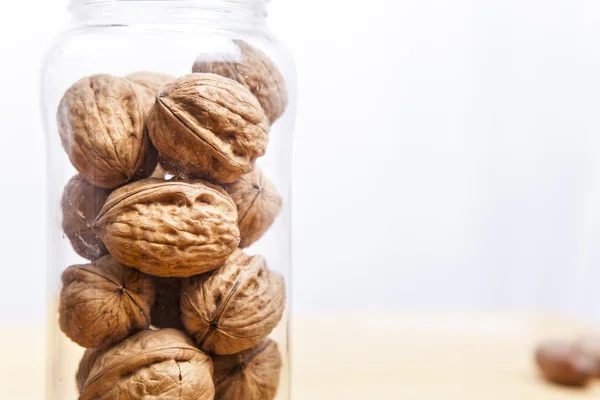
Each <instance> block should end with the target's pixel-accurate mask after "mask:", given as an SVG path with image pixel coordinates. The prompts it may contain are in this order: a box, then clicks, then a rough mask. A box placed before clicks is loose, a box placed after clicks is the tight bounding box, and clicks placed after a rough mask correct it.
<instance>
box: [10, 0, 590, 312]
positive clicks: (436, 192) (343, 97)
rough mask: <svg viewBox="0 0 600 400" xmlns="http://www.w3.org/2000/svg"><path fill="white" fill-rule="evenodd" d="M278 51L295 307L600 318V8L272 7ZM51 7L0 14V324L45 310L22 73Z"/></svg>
mask: <svg viewBox="0 0 600 400" xmlns="http://www.w3.org/2000/svg"><path fill="white" fill-rule="evenodd" d="M270 15H271V16H270V26H271V28H272V30H273V31H274V32H275V33H276V34H277V35H278V36H279V37H280V38H281V39H282V40H283V41H284V42H285V43H287V45H288V47H289V48H290V50H291V52H292V53H293V54H294V56H295V59H296V61H297V69H298V73H299V87H300V98H299V114H298V124H297V137H296V155H295V181H294V206H295V208H294V220H295V228H294V244H295V252H294V262H295V271H294V292H293V297H294V308H295V310H296V311H297V312H324V311H329V310H334V311H339V312H348V311H356V310H362V311H364V312H381V311H384V310H386V309H396V308H406V307H444V308H458V307H469V308H483V307H485V308H498V307H510V308H520V309H529V308H542V309H551V310H564V311H568V312H571V313H576V314H583V315H586V316H592V317H594V318H599V317H600V291H599V290H597V289H596V287H597V286H598V283H597V282H599V281H600V135H599V133H600V113H599V112H598V111H599V110H600V75H599V73H598V71H600V46H598V45H597V43H598V41H599V39H600V3H598V2H597V1H596V0H504V1H494V0H487V1H486V0H418V1H417V0H406V1H396V2H389V1H386V0H371V1H369V2H347V1H333V0H330V1H319V0H302V1H291V0H273V3H272V5H271V7H270ZM67 19H68V16H67V13H66V0H54V1H48V0H45V1H44V0H30V1H27V2H10V3H5V4H3V5H1V6H0V60H1V62H0V68H1V71H2V73H1V74H0V88H1V89H2V96H0V146H1V148H2V149H3V152H2V157H0V168H1V169H2V170H3V171H4V174H3V176H4V182H3V185H2V196H1V198H0V205H1V207H2V208H1V209H2V210H4V211H2V215H1V218H2V223H1V224H0V226H1V227H2V229H0V246H1V249H2V254H3V258H2V264H3V266H2V272H1V273H0V279H1V280H2V284H3V287H2V290H0V301H1V304H2V307H1V308H0V318H32V317H35V316H40V315H43V312H44V311H43V310H44V279H45V276H44V269H43V266H44V252H43V240H44V230H43V221H44V218H45V217H44V207H45V202H44V193H43V182H44V163H43V157H44V146H43V137H42V133H41V131H40V129H41V127H40V123H39V114H38V103H39V93H38V92H39V90H38V84H39V82H38V67H39V64H40V59H41V56H42V53H43V51H44V49H46V48H47V47H48V45H49V43H50V40H51V38H52V37H53V36H54V35H55V34H56V32H58V30H60V29H61V28H62V27H64V26H65V25H66V22H67Z"/></svg>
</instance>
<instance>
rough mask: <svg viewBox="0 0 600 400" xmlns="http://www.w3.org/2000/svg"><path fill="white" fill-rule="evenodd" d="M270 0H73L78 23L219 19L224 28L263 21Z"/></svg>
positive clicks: (71, 7) (203, 22)
mask: <svg viewBox="0 0 600 400" xmlns="http://www.w3.org/2000/svg"><path fill="white" fill-rule="evenodd" d="M268 2H269V0H71V2H70V5H69V11H70V12H71V14H72V16H73V18H74V21H75V23H76V24H84V25H104V26H106V25H137V24H194V25H207V24H210V23H211V22H212V23H214V22H217V23H218V25H219V26H221V27H223V28H225V29H235V28H241V27H244V28H252V27H256V26H260V25H262V24H264V22H265V19H266V15H267V13H266V6H267V4H268Z"/></svg>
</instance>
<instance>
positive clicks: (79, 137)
mask: <svg viewBox="0 0 600 400" xmlns="http://www.w3.org/2000/svg"><path fill="white" fill-rule="evenodd" d="M265 8H266V0H171V1H169V0H164V1H160V0H155V1H151V0H146V1H143V0H112V1H108V0H73V1H72V3H71V6H70V12H71V15H72V23H71V26H70V27H69V28H68V29H67V30H66V31H65V32H64V33H62V34H61V35H60V36H59V37H58V38H57V41H56V43H55V45H54V46H53V47H52V48H51V49H50V51H49V52H48V54H47V56H46V58H45V62H44V65H43V72H42V74H43V93H42V96H43V115H44V118H45V121H44V122H45V129H46V133H47V135H48V140H47V143H48V159H49V163H48V174H47V176H48V185H47V191H48V205H49V208H48V218H49V221H48V226H49V228H48V246H47V247H48V254H47V263H48V265H47V268H48V271H49V279H48V282H49V314H48V324H49V329H48V331H49V334H48V367H47V395H46V398H48V399H53V400H54V399H56V400H58V399H75V398H78V391H80V393H81V397H80V398H82V399H92V398H93V399H99V398H103V399H113V398H114V399H116V398H124V397H127V398H131V399H138V398H139V399H142V398H144V399H147V398H156V399H159V398H160V399H170V398H175V397H171V396H174V395H175V394H176V395H177V396H183V397H186V396H187V397H186V398H198V399H212V398H215V396H216V398H219V399H222V400H225V399H236V400H241V399H254V400H259V399H260V400H269V399H274V398H276V399H281V400H283V399H289V387H290V385H289V373H288V371H289V353H288V349H289V346H288V321H289V302H288V301H287V298H288V296H287V295H286V293H289V291H286V287H289V284H290V267H291V265H290V263H291V259H290V253H291V249H290V167H291V166H290V159H291V150H292V131H293V126H294V114H295V92H296V86H295V85H296V82H295V76H294V74H295V73H294V66H293V62H292V60H291V58H290V56H289V55H288V54H287V52H286V50H285V49H284V47H283V46H282V44H281V43H279V42H278V41H277V40H276V39H275V38H274V37H273V36H271V34H270V33H269V32H268V30H267V29H266V24H265V22H266V11H265ZM267 144H268V146H267ZM86 349H88V350H86ZM84 352H85V353H84ZM215 392H216V395H215ZM125 394H127V396H125ZM100 396H103V397H100ZM177 398H179V397H177Z"/></svg>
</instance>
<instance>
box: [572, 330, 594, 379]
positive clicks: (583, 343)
mask: <svg viewBox="0 0 600 400" xmlns="http://www.w3.org/2000/svg"><path fill="white" fill-rule="evenodd" d="M575 347H577V349H579V350H581V351H582V352H583V353H585V354H587V355H589V356H591V357H592V358H593V359H594V361H595V362H596V376H597V377H600V332H595V333H589V334H586V335H583V336H581V337H579V338H578V339H577V340H576V341H575Z"/></svg>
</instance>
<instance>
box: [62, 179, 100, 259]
mask: <svg viewBox="0 0 600 400" xmlns="http://www.w3.org/2000/svg"><path fill="white" fill-rule="evenodd" d="M110 192H111V191H110V190H109V189H103V188H99V187H97V186H94V185H92V184H91V183H90V182H88V181H87V180H86V179H85V178H84V177H83V176H81V175H75V176H74V177H73V178H71V180H70V181H69V183H67V186H65V189H64V191H63V196H62V200H61V208H62V228H63V231H64V232H65V235H66V236H67V237H68V238H69V240H70V241H71V245H72V246H73V249H74V250H75V251H76V252H77V254H79V255H80V256H81V257H83V258H87V259H88V260H95V259H97V258H99V257H101V256H103V255H105V254H107V253H108V250H106V247H105V246H104V243H102V241H101V240H100V239H99V238H98V236H96V233H95V232H94V231H93V229H92V224H93V222H94V220H95V219H96V216H97V215H98V213H99V212H100V210H101V209H102V206H103V205H104V203H105V202H106V199H107V197H108V195H109V194H110Z"/></svg>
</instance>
